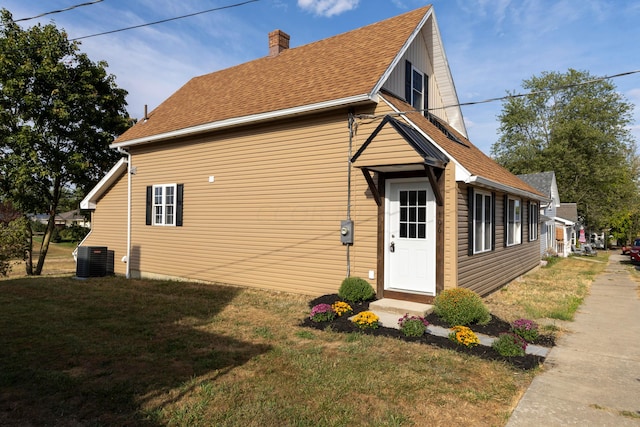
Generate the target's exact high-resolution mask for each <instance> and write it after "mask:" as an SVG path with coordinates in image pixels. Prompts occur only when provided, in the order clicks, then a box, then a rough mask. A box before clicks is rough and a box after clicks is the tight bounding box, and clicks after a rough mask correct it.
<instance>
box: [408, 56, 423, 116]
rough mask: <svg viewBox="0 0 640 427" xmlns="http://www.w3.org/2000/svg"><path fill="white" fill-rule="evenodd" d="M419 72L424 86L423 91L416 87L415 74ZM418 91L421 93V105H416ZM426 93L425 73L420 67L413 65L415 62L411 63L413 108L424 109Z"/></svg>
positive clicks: (421, 85) (421, 84)
mask: <svg viewBox="0 0 640 427" xmlns="http://www.w3.org/2000/svg"><path fill="white" fill-rule="evenodd" d="M416 73H417V74H419V75H420V81H419V83H420V87H421V88H422V90H421V91H419V90H418V89H417V88H416V81H417V80H416V79H415V75H416ZM416 93H419V94H420V103H419V104H420V105H418V106H416V96H415V95H416ZM424 95H425V87H424V73H423V72H422V71H420V70H419V69H417V68H416V67H414V66H413V64H412V65H411V106H412V107H413V108H415V109H416V110H420V111H422V109H423V108H424Z"/></svg>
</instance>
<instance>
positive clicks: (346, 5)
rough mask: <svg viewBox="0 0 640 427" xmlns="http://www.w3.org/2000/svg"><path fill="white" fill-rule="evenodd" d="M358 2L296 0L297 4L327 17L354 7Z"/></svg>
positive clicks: (343, 0)
mask: <svg viewBox="0 0 640 427" xmlns="http://www.w3.org/2000/svg"><path fill="white" fill-rule="evenodd" d="M359 2H360V0H298V6H299V7H300V8H301V9H304V10H306V11H308V12H312V13H315V14H316V15H321V16H325V17H327V18H328V17H331V16H333V15H340V14H341V13H343V12H347V11H349V10H353V9H355V8H356V7H358V3H359Z"/></svg>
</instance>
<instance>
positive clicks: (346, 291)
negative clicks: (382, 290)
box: [338, 276, 376, 302]
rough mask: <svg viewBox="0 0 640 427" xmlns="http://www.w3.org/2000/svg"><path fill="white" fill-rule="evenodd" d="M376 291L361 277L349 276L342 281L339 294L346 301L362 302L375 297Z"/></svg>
mask: <svg viewBox="0 0 640 427" xmlns="http://www.w3.org/2000/svg"><path fill="white" fill-rule="evenodd" d="M375 295H376V291H374V290H373V287H372V286H371V285H370V284H369V282H367V281H366V280H364V279H363V278H361V277H355V276H353V277H347V278H346V279H344V280H343V281H342V285H340V290H339V291H338V296H339V297H340V298H342V299H343V300H346V301H351V302H360V301H369V300H371V299H373V297H375Z"/></svg>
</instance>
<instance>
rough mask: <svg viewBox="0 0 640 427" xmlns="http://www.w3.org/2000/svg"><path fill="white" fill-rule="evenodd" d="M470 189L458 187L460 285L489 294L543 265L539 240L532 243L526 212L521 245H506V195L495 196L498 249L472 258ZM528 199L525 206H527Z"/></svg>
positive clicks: (525, 212)
mask: <svg viewBox="0 0 640 427" xmlns="http://www.w3.org/2000/svg"><path fill="white" fill-rule="evenodd" d="M467 192H468V186H467V185H465V184H459V187H458V236H459V247H458V258H459V264H458V286H461V287H464V288H469V289H471V290H473V291H475V292H477V293H478V294H480V295H487V294H489V293H491V292H493V291H495V290H496V289H498V288H500V287H502V286H504V285H506V284H507V283H509V282H510V281H512V280H513V279H515V278H517V277H519V276H521V275H522V274H524V273H526V272H527V271H529V270H531V269H533V268H535V267H537V266H538V265H539V262H540V257H539V252H540V246H539V245H540V241H539V240H536V241H533V242H529V241H528V240H529V239H528V236H527V233H528V226H527V224H528V221H529V216H528V212H527V209H524V208H523V210H522V212H523V215H522V227H523V234H522V244H519V245H514V246H509V247H505V246H504V239H505V235H504V193H496V196H495V197H496V200H495V207H496V209H495V215H494V220H495V223H496V227H495V230H496V236H495V250H493V251H489V252H485V253H480V254H474V255H471V256H470V255H469V254H468V248H469V232H468V212H469V207H468V196H467V194H468V193H467ZM526 202H527V201H526V200H522V206H524V207H526V205H527V203H526Z"/></svg>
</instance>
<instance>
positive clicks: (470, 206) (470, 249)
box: [467, 187, 475, 256]
mask: <svg viewBox="0 0 640 427" xmlns="http://www.w3.org/2000/svg"><path fill="white" fill-rule="evenodd" d="M467 196H468V202H467V205H468V209H469V210H468V215H467V221H468V226H469V238H468V241H469V247H468V250H467V253H468V254H469V256H471V255H473V247H474V241H473V231H474V227H473V213H474V212H475V195H474V193H473V187H469V188H468V189H467Z"/></svg>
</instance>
